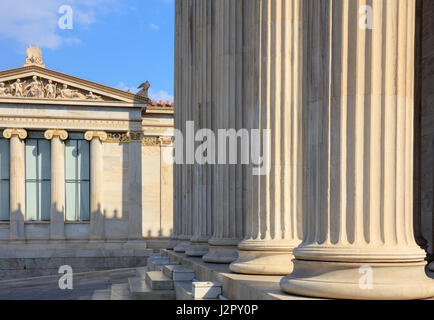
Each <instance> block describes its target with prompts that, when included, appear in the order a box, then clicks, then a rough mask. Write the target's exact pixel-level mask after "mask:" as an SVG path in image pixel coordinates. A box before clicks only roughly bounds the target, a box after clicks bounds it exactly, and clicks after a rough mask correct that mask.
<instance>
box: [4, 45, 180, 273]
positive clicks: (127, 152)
mask: <svg viewBox="0 0 434 320" xmlns="http://www.w3.org/2000/svg"><path fill="white" fill-rule="evenodd" d="M149 86H150V85H149V82H146V83H145V84H143V85H141V88H142V91H140V92H139V93H138V94H137V95H135V94H132V93H130V92H125V91H122V90H118V89H114V88H110V87H107V86H103V85H100V84H97V83H93V82H89V81H86V80H83V79H78V78H75V77H72V76H69V75H66V74H62V73H59V72H56V71H52V70H50V69H47V68H45V64H44V62H43V61H42V55H41V51H40V49H38V48H36V47H34V46H32V47H30V48H29V49H28V51H27V59H26V61H25V65H24V67H21V68H17V69H13V70H6V71H1V72H0V130H1V137H0V166H1V171H0V175H1V179H0V197H1V200H0V261H1V263H0V266H1V268H0V279H2V278H8V277H15V276H16V277H19V276H28V275H43V274H53V273H56V272H57V270H56V268H59V266H60V265H62V264H67V265H71V266H72V267H73V269H75V271H76V272H79V271H89V270H99V269H109V268H111V269H113V268H119V267H128V266H136V265H139V264H140V263H142V262H143V263H144V261H145V260H144V259H145V258H146V255H148V251H149V249H150V248H158V247H160V246H161V245H162V243H164V240H165V239H167V238H168V237H169V236H170V234H171V232H172V219H173V205H172V194H173V185H172V180H173V178H172V166H171V165H170V164H167V163H166V162H165V161H163V160H164V157H165V156H166V154H171V152H172V135H173V104H169V103H161V102H160V103H156V102H153V101H150V100H149V98H148V96H147V91H148V89H149ZM24 269H25V270H24Z"/></svg>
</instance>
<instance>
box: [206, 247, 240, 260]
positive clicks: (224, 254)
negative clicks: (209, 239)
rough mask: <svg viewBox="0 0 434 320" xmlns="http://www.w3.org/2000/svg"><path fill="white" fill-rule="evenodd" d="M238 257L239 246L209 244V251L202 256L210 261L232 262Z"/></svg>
mask: <svg viewBox="0 0 434 320" xmlns="http://www.w3.org/2000/svg"><path fill="white" fill-rule="evenodd" d="M237 258H238V252H237V246H236V245H232V246H218V245H217V246H216V245H212V244H209V252H208V253H207V254H206V255H204V256H203V257H202V260H203V261H205V262H208V263H232V262H234V261H235V260H237Z"/></svg>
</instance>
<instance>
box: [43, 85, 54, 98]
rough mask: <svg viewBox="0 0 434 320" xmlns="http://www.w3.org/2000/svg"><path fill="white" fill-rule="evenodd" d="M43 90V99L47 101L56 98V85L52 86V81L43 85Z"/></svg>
mask: <svg viewBox="0 0 434 320" xmlns="http://www.w3.org/2000/svg"><path fill="white" fill-rule="evenodd" d="M44 89H45V97H46V98H47V99H55V98H56V91H57V84H53V81H52V80H48V83H47V84H46V85H45V87H44Z"/></svg>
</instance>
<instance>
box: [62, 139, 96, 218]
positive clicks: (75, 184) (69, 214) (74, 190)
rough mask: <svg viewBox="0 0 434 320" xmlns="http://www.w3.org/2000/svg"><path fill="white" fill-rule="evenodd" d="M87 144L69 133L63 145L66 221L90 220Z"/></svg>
mask: <svg viewBox="0 0 434 320" xmlns="http://www.w3.org/2000/svg"><path fill="white" fill-rule="evenodd" d="M89 163H90V158H89V142H88V141H86V140H84V135H83V134H80V133H70V135H69V139H68V141H66V143H65V182H66V188H65V189H66V220H67V221H89V220H90V172H89V171H90V168H89Z"/></svg>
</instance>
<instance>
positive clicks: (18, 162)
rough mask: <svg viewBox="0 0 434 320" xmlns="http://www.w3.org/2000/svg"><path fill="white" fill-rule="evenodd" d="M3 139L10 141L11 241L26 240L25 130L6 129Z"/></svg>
mask: <svg viewBox="0 0 434 320" xmlns="http://www.w3.org/2000/svg"><path fill="white" fill-rule="evenodd" d="M3 137H4V138H5V139H10V170H11V173H10V211H11V214H10V240H18V241H19V240H24V237H25V235H24V220H25V216H26V172H25V152H24V141H23V140H24V139H26V138H27V131H26V130H24V129H6V130H4V131H3Z"/></svg>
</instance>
